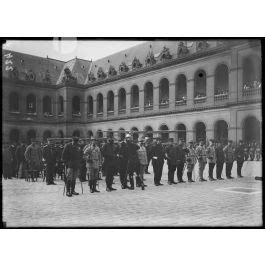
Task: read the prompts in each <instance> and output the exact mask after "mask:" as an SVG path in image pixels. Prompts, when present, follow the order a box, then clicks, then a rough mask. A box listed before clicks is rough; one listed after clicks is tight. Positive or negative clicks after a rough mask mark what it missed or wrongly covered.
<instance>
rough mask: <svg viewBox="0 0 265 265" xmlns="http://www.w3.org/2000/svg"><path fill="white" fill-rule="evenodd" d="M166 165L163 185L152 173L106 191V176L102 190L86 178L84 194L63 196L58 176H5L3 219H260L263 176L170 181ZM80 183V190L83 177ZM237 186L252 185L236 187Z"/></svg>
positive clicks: (115, 222) (229, 222)
mask: <svg viewBox="0 0 265 265" xmlns="http://www.w3.org/2000/svg"><path fill="white" fill-rule="evenodd" d="M260 165H261V162H260V164H258V166H260ZM258 166H257V165H256V164H255V167H258ZM166 168H167V167H166V165H165V167H164V174H163V177H162V183H163V184H164V186H159V187H156V186H154V185H153V175H152V174H151V175H145V178H146V184H147V185H148V187H147V188H146V190H144V191H142V190H141V189H140V188H136V190H134V191H131V190H121V188H120V183H119V178H118V177H115V185H114V187H115V188H117V189H118V190H117V191H113V192H110V193H109V192H106V191H105V184H104V181H103V180H102V181H100V191H101V192H100V193H98V194H95V193H93V194H91V193H89V190H88V186H87V182H85V183H83V187H84V194H83V195H82V194H80V195H79V196H75V197H71V198H68V197H66V196H63V187H64V185H63V182H62V181H59V180H57V181H56V182H57V183H58V185H56V186H47V185H46V184H45V183H44V182H42V181H40V180H39V181H38V182H37V183H36V182H35V183H34V182H33V183H32V182H26V181H24V180H18V179H12V180H4V179H3V180H2V184H3V186H2V190H3V220H4V221H5V222H6V225H7V227H36V226H37V227H40V226H41V227H49V226H53V227H55V226H60V227H64V226H67V227H76V226H209V227H212V226H260V225H262V182H261V181H257V180H255V179H254V178H253V177H251V176H246V177H244V178H242V179H238V178H235V179H233V180H223V181H214V182H209V181H208V182H204V183H200V182H195V183H185V184H177V185H171V186H169V185H167V175H166V174H167V170H166ZM206 170H207V169H206ZM233 172H234V169H233ZM260 172H261V171H260ZM245 173H247V172H246V171H245ZM184 174H185V175H186V173H184ZM206 175H207V172H206ZM234 176H235V175H234ZM76 187H77V188H76V190H77V191H78V192H81V188H80V183H77V186H76ZM233 187H238V188H248V189H247V190H244V189H241V191H242V192H233V191H231V190H230V189H231V188H233ZM249 188H250V189H249ZM227 189H228V190H227ZM251 189H253V190H251ZM246 191H253V193H252V192H246Z"/></svg>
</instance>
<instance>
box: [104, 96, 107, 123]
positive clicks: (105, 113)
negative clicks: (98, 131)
mask: <svg viewBox="0 0 265 265" xmlns="http://www.w3.org/2000/svg"><path fill="white" fill-rule="evenodd" d="M103 118H104V119H105V118H107V97H106V96H103Z"/></svg>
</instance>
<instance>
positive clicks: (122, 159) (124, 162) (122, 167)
mask: <svg viewBox="0 0 265 265" xmlns="http://www.w3.org/2000/svg"><path fill="white" fill-rule="evenodd" d="M127 166H128V146H127V143H126V141H125V138H124V139H123V140H122V141H121V143H120V148H119V173H120V182H121V188H122V189H128V186H127Z"/></svg>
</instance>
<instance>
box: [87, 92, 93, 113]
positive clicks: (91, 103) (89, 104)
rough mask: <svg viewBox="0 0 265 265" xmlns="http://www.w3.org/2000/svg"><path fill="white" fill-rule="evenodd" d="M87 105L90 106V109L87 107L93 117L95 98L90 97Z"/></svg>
mask: <svg viewBox="0 0 265 265" xmlns="http://www.w3.org/2000/svg"><path fill="white" fill-rule="evenodd" d="M87 104H88V107H87V112H88V115H91V114H93V97H92V96H88V98H87Z"/></svg>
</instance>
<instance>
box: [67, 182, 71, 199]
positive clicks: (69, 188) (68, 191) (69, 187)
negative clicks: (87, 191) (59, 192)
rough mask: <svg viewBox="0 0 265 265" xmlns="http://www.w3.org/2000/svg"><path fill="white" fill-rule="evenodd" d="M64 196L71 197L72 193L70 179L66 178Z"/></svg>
mask: <svg viewBox="0 0 265 265" xmlns="http://www.w3.org/2000/svg"><path fill="white" fill-rule="evenodd" d="M66 196H67V197H72V193H71V181H70V180H66Z"/></svg>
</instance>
